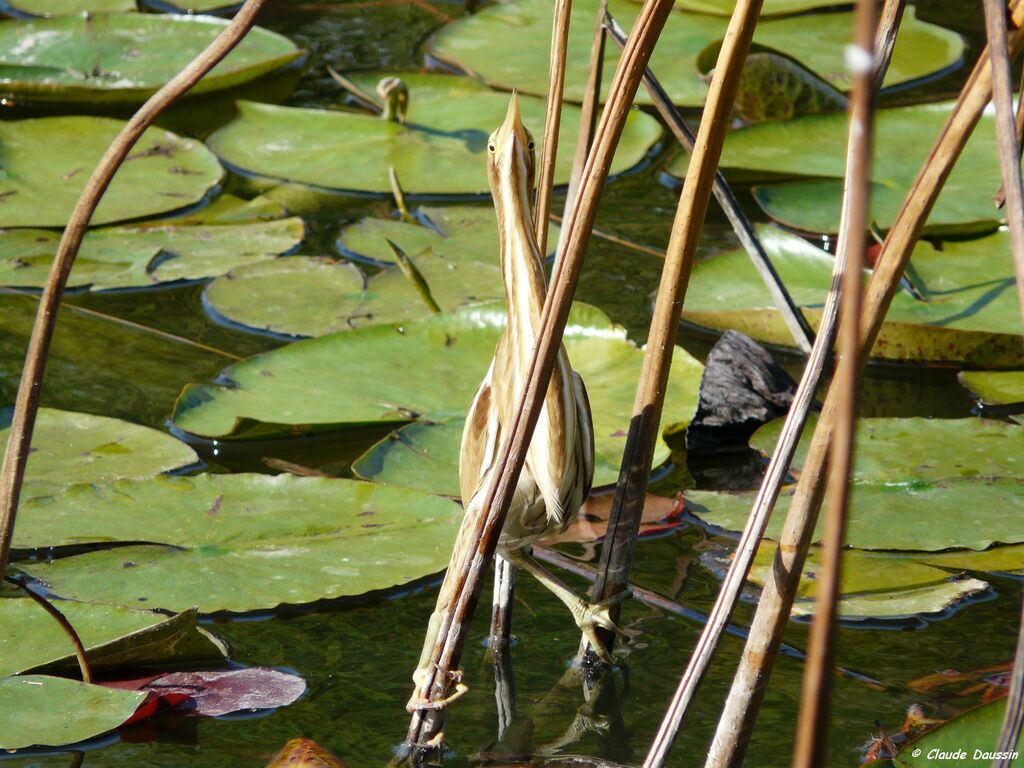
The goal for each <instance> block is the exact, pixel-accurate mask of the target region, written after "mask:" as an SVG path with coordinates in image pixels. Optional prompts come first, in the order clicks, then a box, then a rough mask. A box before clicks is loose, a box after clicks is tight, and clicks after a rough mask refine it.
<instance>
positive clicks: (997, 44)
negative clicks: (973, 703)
mask: <svg viewBox="0 0 1024 768" xmlns="http://www.w3.org/2000/svg"><path fill="white" fill-rule="evenodd" d="M985 31H986V33H987V34H988V47H989V50H990V51H991V52H992V92H993V96H994V100H995V103H996V136H997V138H998V140H999V160H1000V163H1001V166H1002V175H1003V186H1002V188H1001V190H1000V191H1001V192H1002V193H1003V196H1004V199H1005V203H1006V223H1007V225H1008V227H1009V230H1010V243H1011V246H1012V249H1013V260H1014V264H1015V266H1016V272H1017V298H1018V299H1019V300H1020V308H1021V314H1022V315H1024V187H1022V181H1021V170H1020V153H1021V147H1020V138H1019V133H1018V129H1019V126H1020V125H1022V123H1021V121H1020V120H1019V119H1018V120H1015V119H1014V114H1013V82H1012V81H1011V72H1010V56H1009V53H1008V51H1007V42H1008V41H1007V29H1006V6H1005V4H1004V0H985ZM1022 101H1024V94H1022ZM1021 114H1024V110H1020V111H1018V117H1019V116H1020V115H1021ZM1022 727H1024V613H1022V615H1021V624H1020V630H1019V632H1018V636H1017V652H1016V654H1015V655H1014V660H1013V675H1012V676H1011V678H1010V692H1009V694H1008V695H1007V698H1006V711H1005V712H1004V714H1003V722H1002V725H1001V726H1000V728H999V740H998V742H997V746H996V751H997V752H999V753H1002V754H1004V755H1010V754H1013V751H1014V750H1015V749H1016V748H1017V742H1018V741H1019V740H1020V733H1021V728H1022ZM1012 764H1013V760H1012V759H1011V758H1009V757H997V758H996V759H994V760H993V761H992V768H1009V766H1011V765H1012Z"/></svg>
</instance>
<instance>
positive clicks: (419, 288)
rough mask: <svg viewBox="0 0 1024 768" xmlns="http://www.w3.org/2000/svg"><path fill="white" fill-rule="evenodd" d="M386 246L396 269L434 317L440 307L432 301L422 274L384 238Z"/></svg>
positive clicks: (406, 256) (401, 252)
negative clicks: (396, 264) (396, 265)
mask: <svg viewBox="0 0 1024 768" xmlns="http://www.w3.org/2000/svg"><path fill="white" fill-rule="evenodd" d="M384 240H385V242H386V243H387V244H388V248H390V249H391V253H392V255H393V256H394V257H395V261H396V262H398V268H399V269H400V270H402V274H403V275H405V277H406V279H408V280H409V282H410V283H412V285H413V287H414V288H415V289H416V293H418V294H419V296H420V298H421V299H422V300H423V303H424V304H426V305H427V308H428V309H429V310H430V311H431V312H433V313H434V314H435V315H436V314H437V313H438V312H440V311H441V307H439V306H438V304H437V302H436V301H434V296H433V294H432V293H431V292H430V286H429V285H428V284H427V279H426V278H425V277H423V273H422V272H420V270H419V267H417V266H416V264H415V262H413V260H412V259H410V258H409V257H408V255H406V253H405V251H403V250H402V249H401V248H399V247H398V245H397V244H396V243H395V242H394V241H392V240H389V239H387V238H384Z"/></svg>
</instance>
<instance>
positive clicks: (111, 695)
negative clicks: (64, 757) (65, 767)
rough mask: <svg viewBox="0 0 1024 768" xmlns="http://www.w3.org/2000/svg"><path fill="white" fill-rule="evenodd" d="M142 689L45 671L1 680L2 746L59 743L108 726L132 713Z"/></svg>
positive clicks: (97, 732)
mask: <svg viewBox="0 0 1024 768" xmlns="http://www.w3.org/2000/svg"><path fill="white" fill-rule="evenodd" d="M145 698H146V694H145V693H143V692H141V691H123V690H120V689H118V688H104V687H103V686H101V685H88V684H86V683H83V682H80V681H78V680H68V679H66V678H63V677H46V676H44V675H26V676H18V677H5V678H2V679H0V711H2V712H3V713H4V717H3V718H2V719H0V749H23V748H25V747H33V746H53V747H59V746H63V745H65V744H74V743H76V742H79V741H85V740H86V739H90V738H92V737H93V736H99V735H100V734H101V733H106V732H107V731H112V730H114V729H115V728H117V727H118V726H120V725H121V724H122V723H123V722H124V721H125V720H127V719H128V718H129V717H131V716H132V715H133V714H135V710H136V708H138V706H139V704H141V703H142V700H143V699H145Z"/></svg>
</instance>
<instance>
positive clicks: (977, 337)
mask: <svg viewBox="0 0 1024 768" xmlns="http://www.w3.org/2000/svg"><path fill="white" fill-rule="evenodd" d="M758 232H759V234H760V236H761V242H762V243H763V244H764V246H765V249H766V250H767V252H768V255H769V256H770V258H771V259H772V262H773V264H774V265H775V267H776V269H778V271H779V274H780V275H781V277H782V280H783V282H784V283H785V284H786V287H787V289H788V290H789V292H790V295H792V296H793V299H794V301H795V302H796V303H797V304H798V305H799V306H801V307H802V308H803V312H804V315H805V316H806V317H807V319H808V321H809V322H810V323H811V325H812V326H816V325H817V323H818V322H819V320H820V317H821V310H820V308H821V306H822V304H823V303H824V300H825V297H826V296H827V294H828V289H829V285H830V283H831V274H832V267H833V264H834V262H833V258H832V256H831V255H829V254H827V253H825V252H824V251H822V250H820V249H818V248H816V247H814V246H813V245H811V244H810V243H808V242H807V241H805V240H803V239H802V238H799V237H796V236H795V235H791V234H787V233H785V232H783V231H781V230H779V229H776V228H773V227H760V228H759V230H758ZM911 270H912V274H913V275H914V282H915V284H916V285H917V286H918V287H919V288H920V290H921V291H922V293H923V294H924V296H925V298H926V299H927V301H919V300H917V299H915V298H914V297H912V296H911V295H910V294H908V293H906V292H904V291H900V292H899V293H897V294H896V296H895V298H894V299H893V302H892V306H891V308H890V310H889V312H888V314H887V315H886V321H885V324H884V325H883V326H882V332H881V335H880V336H879V339H878V341H877V342H876V344H875V347H874V349H873V350H872V355H873V356H874V357H878V358H882V359H887V360H907V361H917V362H948V363H960V364H965V365H971V366H974V367H978V368H984V367H1003V366H1006V367H1010V366H1019V365H1024V352H1022V346H1021V335H1020V333H1021V330H1020V309H1019V307H1018V306H1017V298H1016V295H1015V292H1014V288H1013V280H1014V277H1013V262H1012V258H1011V256H1010V242H1009V235H1008V234H1007V233H1006V232H996V233H995V234H992V235H989V236H988V237H984V238H980V239H977V240H969V241H963V242H948V243H944V244H943V248H942V250H941V251H940V250H936V249H935V248H934V247H933V246H932V245H930V244H929V243H927V242H922V243H919V244H918V245H917V247H916V248H915V249H914V253H913V256H912V258H911ZM683 319H684V320H687V321H689V322H692V323H695V324H696V325H701V326H705V327H708V328H714V329H716V330H726V329H728V328H733V329H735V330H738V331H742V332H743V333H746V334H747V335H749V336H751V337H753V338H755V339H757V340H759V341H762V342H768V343H772V344H780V345H783V346H785V345H787V344H792V337H791V336H790V335H789V332H788V331H787V329H786V326H785V324H784V323H783V321H782V319H781V317H780V316H779V314H778V312H777V311H776V309H775V308H774V305H773V303H772V299H771V296H770V295H769V294H768V291H767V290H766V289H765V288H764V283H763V282H762V281H761V279H760V277H759V276H758V274H757V272H756V270H754V268H753V266H751V265H750V261H749V258H748V257H747V255H746V253H744V252H743V251H742V250H736V251H728V252H725V253H721V254H718V255H716V256H715V257H713V258H711V259H707V260H705V261H702V262H700V263H699V264H697V265H696V267H695V268H694V270H693V276H692V278H691V282H690V290H689V291H688V293H687V299H686V304H685V306H684V307H683Z"/></svg>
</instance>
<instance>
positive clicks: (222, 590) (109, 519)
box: [15, 474, 462, 613]
mask: <svg viewBox="0 0 1024 768" xmlns="http://www.w3.org/2000/svg"><path fill="white" fill-rule="evenodd" d="M461 517H462V511H461V509H460V508H459V506H458V505H457V504H454V503H453V502H451V501H449V500H447V499H442V498H440V497H437V496H428V495H426V494H422V493H419V492H417V491H412V490H409V489H403V488H390V487H386V486H380V485H375V484H372V483H363V482H358V481H353V480H340V479H333V478H332V479H327V478H298V477H293V476H291V475H279V476H276V477H270V476H267V475H246V474H239V475H199V476H197V477H187V478H186V477H175V478H170V477H158V478H153V479H150V480H141V481H120V482H116V483H112V484H109V485H103V486H82V485H80V486H75V487H73V488H70V489H69V490H67V491H66V492H64V493H63V494H61V495H60V496H56V497H51V498H46V499H35V500H33V501H31V502H29V503H28V504H25V505H23V506H22V509H21V511H20V512H19V515H18V528H17V530H16V531H15V546H17V547H41V546H53V545H56V544H71V543H85V542H105V543H106V542H115V541H117V542H123V541H146V542H153V544H152V545H140V546H129V547H116V548H113V549H109V550H100V551H95V552H90V553H87V554H82V555H75V556H73V557H66V558H62V559H60V560H55V561H53V562H51V563H48V564H43V563H36V562H31V563H30V562H24V561H23V562H19V563H18V564H17V565H18V567H19V568H21V570H23V571H25V572H27V573H29V574H30V575H32V576H34V577H36V578H38V579H40V580H42V581H43V582H44V583H46V584H47V585H48V587H49V589H50V590H51V591H52V592H53V593H54V594H57V595H60V596H61V597H66V598H70V599H86V598H88V599H90V600H92V601H96V602H109V603H119V604H124V605H133V606H139V605H141V604H144V605H145V606H146V607H149V608H163V609H165V610H185V609H187V608H189V607H191V606H193V605H196V604H198V605H199V610H200V612H203V613H211V612H217V611H236V612H243V611H254V610H260V609H269V608H275V607H277V606H279V605H281V604H283V603H289V604H299V603H309V602H313V601H315V600H321V599H330V598H337V597H342V596H353V595H361V594H364V593H366V592H371V591H374V590H380V589H387V588H390V587H394V586H397V585H401V584H407V583H409V582H412V581H416V580H417V579H421V578H423V577H425V576H429V575H431V574H434V573H437V572H438V571H441V570H443V569H444V567H445V566H446V565H447V563H448V557H449V555H450V553H451V546H452V543H453V541H454V539H455V533H456V531H457V530H458V526H459V522H460V520H461ZM182 574H187V575H188V578H182Z"/></svg>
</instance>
